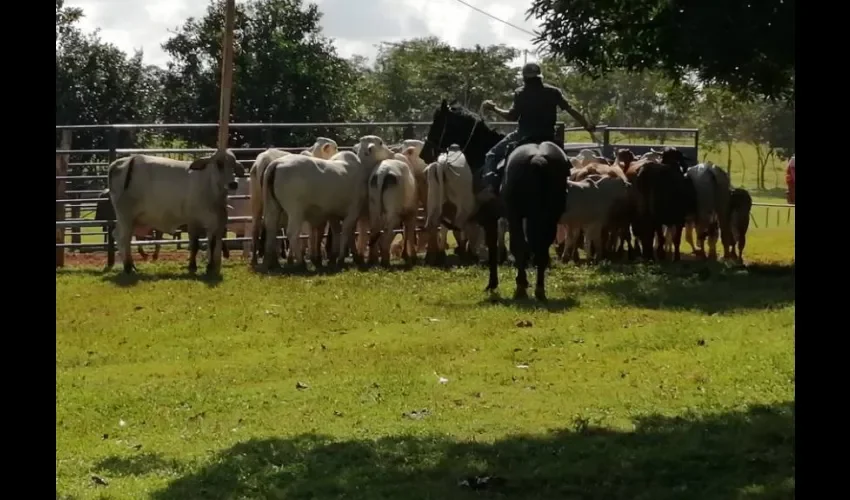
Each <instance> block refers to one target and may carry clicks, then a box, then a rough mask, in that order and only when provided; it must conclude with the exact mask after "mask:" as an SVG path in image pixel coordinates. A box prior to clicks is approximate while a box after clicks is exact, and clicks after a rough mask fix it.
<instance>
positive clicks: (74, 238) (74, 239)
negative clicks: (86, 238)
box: [65, 167, 87, 252]
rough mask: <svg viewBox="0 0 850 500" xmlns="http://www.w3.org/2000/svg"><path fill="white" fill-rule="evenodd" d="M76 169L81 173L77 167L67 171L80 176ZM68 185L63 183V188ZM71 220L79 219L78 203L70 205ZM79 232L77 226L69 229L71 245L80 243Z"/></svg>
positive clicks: (69, 168)
mask: <svg viewBox="0 0 850 500" xmlns="http://www.w3.org/2000/svg"><path fill="white" fill-rule="evenodd" d="M77 169H79V170H80V171H82V167H77V168H72V167H68V170H69V171H70V172H71V173H72V174H73V175H80V174H78V173H77V172H76V170H77ZM68 184H69V182H68V181H65V188H66V189H67V188H68ZM78 189H79V188H78ZM86 197H87V196H80V195H75V196H72V198H86ZM71 218H72V219H79V218H80V205H79V203H74V204H73V205H71ZM80 230H81V228H80V227H78V226H74V227H72V228H71V243H74V244H79V243H80ZM79 251H80V250H79V249H77V252H79Z"/></svg>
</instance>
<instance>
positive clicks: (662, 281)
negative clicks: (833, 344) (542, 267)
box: [561, 262, 795, 314]
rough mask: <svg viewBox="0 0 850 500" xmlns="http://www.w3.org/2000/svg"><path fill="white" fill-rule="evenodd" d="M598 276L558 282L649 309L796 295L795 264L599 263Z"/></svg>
mask: <svg viewBox="0 0 850 500" xmlns="http://www.w3.org/2000/svg"><path fill="white" fill-rule="evenodd" d="M595 273H596V274H597V278H598V279H596V280H594V281H593V282H591V283H580V284H576V283H573V282H571V281H569V280H567V281H564V282H562V283H561V286H563V287H565V288H566V290H567V295H578V294H580V293H586V292H587V291H590V292H600V293H603V294H605V295H607V296H608V297H610V298H611V299H612V300H613V301H615V302H617V303H619V304H622V305H628V306H636V307H643V308H647V309H674V310H675V309H696V310H699V311H702V312H705V313H707V314H713V313H716V312H729V311H734V310H747V309H771V308H780V307H785V306H787V305H789V304H793V303H794V301H795V278H794V266H793V265H779V264H764V265H760V264H755V265H749V266H737V267H731V266H728V265H725V264H722V263H716V262H680V263H676V264H672V263H670V264H662V265H619V264H608V265H600V266H598V267H597V268H596V269H595Z"/></svg>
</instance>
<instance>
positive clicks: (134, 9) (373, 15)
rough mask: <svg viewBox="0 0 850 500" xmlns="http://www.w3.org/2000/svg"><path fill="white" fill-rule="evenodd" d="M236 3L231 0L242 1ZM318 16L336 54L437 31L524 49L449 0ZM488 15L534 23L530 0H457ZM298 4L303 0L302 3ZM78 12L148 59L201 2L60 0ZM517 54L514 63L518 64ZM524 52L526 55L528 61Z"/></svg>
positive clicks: (370, 53) (362, 3)
mask: <svg viewBox="0 0 850 500" xmlns="http://www.w3.org/2000/svg"><path fill="white" fill-rule="evenodd" d="M243 1H244V0H236V3H237V4H238V3H243ZM313 1H314V2H315V3H316V4H318V5H319V10H320V11H321V12H322V13H323V14H324V15H323V17H322V21H321V25H322V28H323V31H324V34H325V35H326V36H328V37H330V38H332V39H334V43H335V45H336V48H337V51H338V53H339V55H341V56H342V57H346V58H347V57H350V56H352V55H355V54H358V55H362V56H366V57H368V58H369V59H372V58H374V56H375V54H376V53H377V50H378V49H377V44H379V43H380V42H398V41H400V40H404V39H408V38H417V37H423V36H437V37H439V38H440V39H442V40H443V41H445V42H448V43H449V44H451V45H453V46H455V47H473V46H475V44H480V45H492V44H497V43H504V44H505V45H509V46H511V47H514V48H516V49H520V50H523V49H528V50H529V51H532V50H533V49H534V45H533V44H532V43H531V38H532V37H531V35H529V34H527V33H523V32H522V31H519V30H517V29H514V28H511V27H509V26H506V25H504V24H502V23H500V22H498V21H495V20H493V19H491V18H489V17H487V16H486V15H484V14H481V13H480V12H476V11H475V10H473V9H471V8H469V7H467V6H466V5H463V4H462V3H460V2H458V1H457V0H313ZM464 1H466V2H467V3H469V4H471V5H474V6H475V7H478V8H479V9H481V10H484V11H486V12H488V13H490V14H492V15H493V16H495V17H498V18H500V19H503V20H505V21H508V22H510V23H512V24H514V25H516V26H519V27H521V28H523V29H525V30H527V31H534V29H535V28H536V27H537V24H536V21H535V20H534V19H530V20H528V21H526V20H525V11H526V10H527V9H528V7H529V6H530V5H531V2H530V0H464ZM305 3H306V0H305ZM65 5H66V6H68V7H80V8H82V9H83V14H84V16H85V17H84V18H83V19H82V20H81V22H80V27H81V28H82V29H83V31H87V32H88V31H94V30H95V29H96V28H100V36H101V38H102V39H103V40H104V41H107V42H110V43H113V44H115V45H116V46H118V48H120V49H122V50H124V51H125V52H127V53H128V54H132V53H133V51H134V50H136V49H142V50H143V51H144V60H145V62H146V63H148V64H156V65H160V66H164V65H165V62H166V61H167V60H168V57H167V56H166V54H165V53H164V52H163V51H162V48H161V46H160V45H161V44H162V43H163V42H165V41H166V40H167V39H168V38H169V36H170V33H169V31H170V30H171V31H173V30H174V29H176V28H177V27H178V26H180V25H181V24H182V23H183V21H184V20H185V19H186V18H187V17H190V16H194V17H200V16H202V15H203V14H204V12H205V11H206V8H207V5H209V0H142V1H139V0H66V2H65ZM521 59H522V58H520V59H519V60H518V61H517V62H521ZM535 59H536V58H535V57H534V56H533V54H531V53H529V55H528V60H535Z"/></svg>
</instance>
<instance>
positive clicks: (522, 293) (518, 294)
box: [514, 286, 528, 300]
mask: <svg viewBox="0 0 850 500" xmlns="http://www.w3.org/2000/svg"><path fill="white" fill-rule="evenodd" d="M527 298H528V291H527V290H526V289H525V287H522V286H518V287H516V290H514V300H525V299H527Z"/></svg>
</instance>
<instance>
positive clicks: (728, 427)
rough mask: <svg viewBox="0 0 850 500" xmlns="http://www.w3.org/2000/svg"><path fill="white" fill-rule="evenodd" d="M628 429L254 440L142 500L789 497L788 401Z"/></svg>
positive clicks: (587, 423)
mask: <svg viewBox="0 0 850 500" xmlns="http://www.w3.org/2000/svg"><path fill="white" fill-rule="evenodd" d="M328 418H344V417H339V416H337V417H334V416H328ZM426 418H432V419H433V418H437V419H439V418H440V416H439V413H437V414H434V415H430V416H426ZM633 424H634V430H630V431H618V430H612V429H608V428H601V427H598V426H597V423H596V422H594V421H593V420H592V419H589V418H585V417H582V416H576V417H575V418H574V419H573V421H572V422H571V423H569V424H566V425H565V428H560V429H553V430H550V431H549V432H541V433H540V434H538V435H532V436H529V435H511V436H506V437H504V438H501V439H497V440H496V441H494V442H488V441H480V442H476V441H475V440H468V441H460V440H457V439H456V438H453V437H450V436H445V435H434V434H431V435H427V436H420V435H418V434H419V433H418V432H417V433H416V435H414V434H412V433H411V434H408V435H399V436H388V437H382V438H379V439H351V440H340V439H339V438H333V437H330V436H321V435H315V434H302V435H299V436H295V437H289V438H267V439H251V440H248V441H245V442H241V443H237V444H235V445H233V446H232V447H230V448H228V449H225V450H223V451H221V452H219V453H218V454H217V455H216V456H214V457H211V458H210V459H209V460H208V462H207V463H208V465H206V466H203V467H197V466H192V467H169V466H167V463H166V465H164V466H163V467H164V468H165V469H167V470H160V471H158V472H159V473H160V476H159V477H161V474H163V473H168V474H169V475H172V476H176V479H173V480H172V481H171V482H170V483H168V484H167V485H166V486H165V487H164V488H162V489H161V490H159V491H155V492H153V493H152V494H151V497H150V498H153V499H156V500H171V499H180V500H184V499H201V498H204V499H210V500H214V499H226V498H291V499H301V498H303V499H307V498H349V499H374V498H407V499H428V498H440V499H447V500H451V499H475V498H478V499H480V498H503V499H520V498H523V499H531V498H534V499H554V498H581V499H597V498H598V499H603V498H604V499H659V500H661V499H679V498H688V499H693V500H708V499H716V498H743V497H746V498H752V499H756V498H765V499H767V498H794V493H795V484H794V483H795V481H794V477H795V457H794V436H795V430H794V402H793V401H788V402H783V403H775V404H772V405H770V406H751V407H749V409H747V410H746V411H729V412H726V413H716V414H712V415H710V416H707V417H697V416H693V415H686V416H684V417H673V418H671V417H668V416H662V415H649V416H644V417H638V418H637V419H635V420H634V422H633ZM411 425H412V426H416V423H412V424H411ZM113 463H117V464H120V465H123V464H124V462H123V461H116V460H109V459H107V460H105V461H103V462H101V466H100V467H101V468H102V469H104V470H99V471H98V472H99V473H101V474H103V475H104V476H107V477H108V476H109V475H112V474H120V475H123V474H125V473H126V469H127V468H126V467H122V468H121V469H120V470H118V471H115V472H111V471H110V469H109V466H110V465H111V464H113ZM156 463H157V464H160V465H161V464H162V463H164V462H162V460H159V461H157V462H156ZM187 471H188V472H187Z"/></svg>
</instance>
